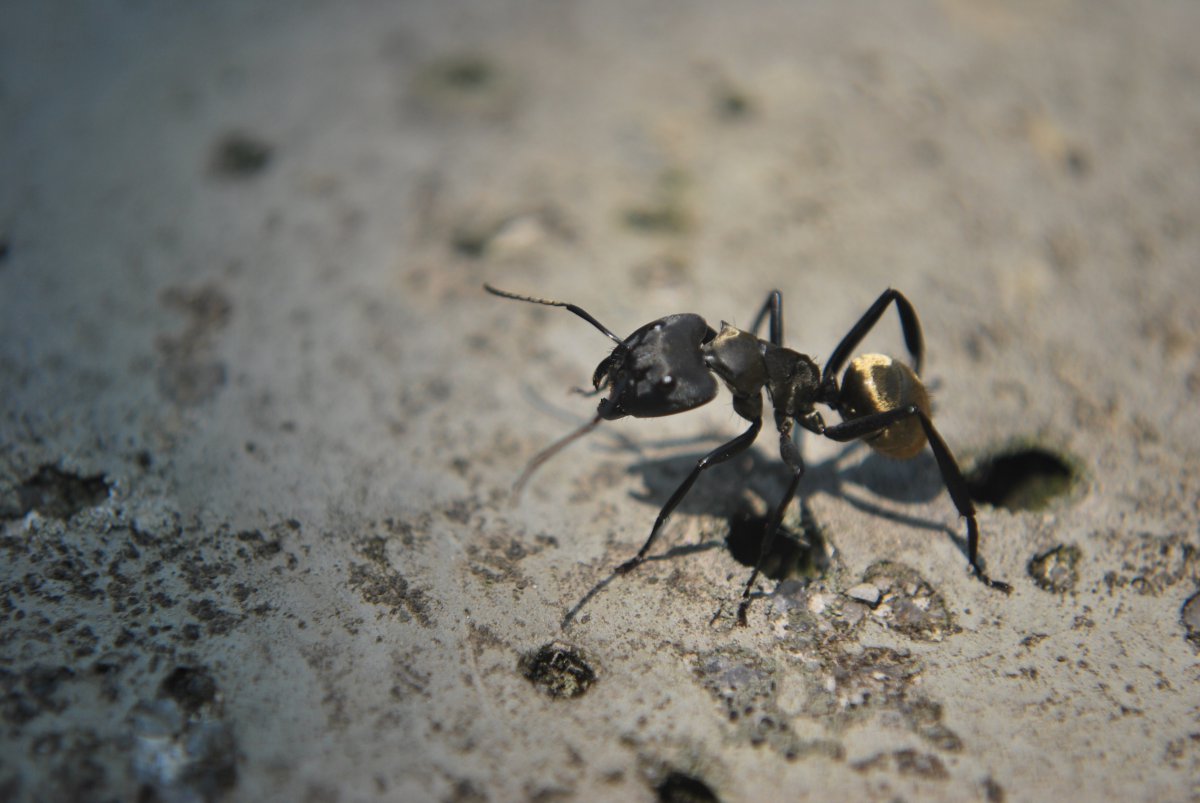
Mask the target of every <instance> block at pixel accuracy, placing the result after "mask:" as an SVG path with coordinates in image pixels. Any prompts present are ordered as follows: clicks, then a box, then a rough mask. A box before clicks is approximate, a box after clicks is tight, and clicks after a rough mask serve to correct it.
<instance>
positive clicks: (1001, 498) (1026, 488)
mask: <svg viewBox="0 0 1200 803" xmlns="http://www.w3.org/2000/svg"><path fill="white" fill-rule="evenodd" d="M1074 483H1075V471H1074V469H1073V468H1072V467H1071V465H1070V464H1069V463H1067V462H1066V461H1065V460H1063V459H1062V458H1060V457H1059V456H1058V455H1055V454H1054V453H1052V452H1049V451H1046V450H1045V449H1038V448H1036V447H1034V448H1028V449H1020V450H1017V451H1011V452H1005V453H1002V454H998V455H994V456H992V457H990V458H987V459H985V460H981V461H979V462H978V463H977V464H976V466H975V468H974V469H972V470H971V471H970V472H969V473H968V475H967V490H968V492H969V493H970V495H971V498H972V499H974V500H975V501H976V502H982V503H984V504H987V505H992V506H994V507H1003V508H1007V509H1009V510H1041V509H1042V508H1044V507H1046V506H1047V505H1049V504H1050V503H1051V502H1052V501H1054V499H1055V498H1056V497H1059V496H1062V495H1063V494H1065V493H1067V492H1068V491H1069V490H1070V489H1071V486H1072V485H1073V484H1074Z"/></svg>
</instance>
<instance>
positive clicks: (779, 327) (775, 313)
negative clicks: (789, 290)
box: [750, 290, 783, 346]
mask: <svg viewBox="0 0 1200 803" xmlns="http://www.w3.org/2000/svg"><path fill="white" fill-rule="evenodd" d="M768 313H770V315H771V322H770V328H769V330H770V333H771V334H770V337H771V345H772V346H782V345H783V294H782V293H780V292H779V291H778V290H772V291H771V292H770V293H768V294H767V300H766V301H764V302H763V305H762V309H760V310H759V311H758V314H757V315H755V316H754V325H753V326H751V327H750V334H752V335H754V336H755V337H758V328H759V327H760V326H762V322H763V318H765V317H767V314H768Z"/></svg>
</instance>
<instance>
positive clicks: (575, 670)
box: [520, 642, 596, 698]
mask: <svg viewBox="0 0 1200 803" xmlns="http://www.w3.org/2000/svg"><path fill="white" fill-rule="evenodd" d="M520 668H521V674H523V675H524V676H525V678H526V679H527V680H528V681H529V682H530V683H532V684H533V685H534V686H537V687H538V688H539V689H541V690H542V691H544V692H545V693H546V694H548V695H550V696H551V697H559V698H571V697H578V696H580V695H581V694H583V693H584V692H586V691H587V690H588V689H589V688H591V685H592V683H594V682H595V681H596V671H595V670H594V669H592V667H591V665H589V664H588V662H587V661H586V660H585V659H584V657H583V656H582V655H581V654H580V653H579V651H578V650H576V649H575V648H574V647H569V646H567V645H565V644H561V643H559V642H551V643H550V644H546V645H544V646H542V647H540V648H538V649H537V650H534V651H533V652H529V653H526V654H525V655H523V656H521V661H520Z"/></svg>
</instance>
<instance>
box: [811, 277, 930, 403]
mask: <svg viewBox="0 0 1200 803" xmlns="http://www.w3.org/2000/svg"><path fill="white" fill-rule="evenodd" d="M893 301H895V302H896V311H897V312H898V313H900V328H901V329H902V330H903V331H904V345H906V346H908V353H909V354H911V355H912V358H913V370H914V371H916V373H917V376H920V375H921V361H922V360H923V359H924V356H925V338H924V337H923V336H922V335H921V322H920V321H919V320H918V319H917V312H916V310H914V309H913V305H912V304H911V303H909V300H908V299H907V298H905V297H904V295H903V294H902V293H901V292H900V291H899V290H894V289H892V288H891V287H889V288H888V289H887V290H884V291H883V294H882V295H881V296H879V298H877V299H875V303H874V304H872V305H871V308H870V309H868V310H867V311H866V312H865V313H863V316H862V317H861V318H859V319H858V323H856V324H854V327H853V328H852V329H851V330H850V331H849V332H848V333H847V334H846V336H845V337H843V338H842V342H841V343H838V346H837V348H836V349H834V350H833V354H832V355H831V356H830V358H829V361H828V362H827V363H825V371H824V373H822V374H821V382H822V384H828V382H829V379H830V378H831V377H835V376H837V374H838V372H839V371H841V370H842V368H843V367H844V366H845V364H846V360H847V359H849V357H850V354H851V352H853V351H854V349H855V348H857V347H858V344H859V343H861V342H862V339H863V338H864V337H866V336H867V332H870V331H871V327H873V326H875V324H876V323H878V322H879V318H880V316H882V315H883V311H884V310H885V309H887V305H888V304H890V303H891V302H893Z"/></svg>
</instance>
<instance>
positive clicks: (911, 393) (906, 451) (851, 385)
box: [839, 354, 932, 460]
mask: <svg viewBox="0 0 1200 803" xmlns="http://www.w3.org/2000/svg"><path fill="white" fill-rule="evenodd" d="M839 401H840V403H841V404H840V409H839V412H840V413H841V414H842V418H844V419H845V420H847V421H850V420H853V419H855V418H862V417H863V416H866V415H872V414H874V413H884V412H887V411H888V410H896V409H898V408H901V407H908V406H909V405H913V406H915V407H916V408H917V409H918V410H920V411H921V412H922V413H924V414H925V415H926V416H927V417H932V411H931V409H930V406H929V392H928V391H926V390H925V385H924V384H923V383H922V382H921V379H920V377H918V376H917V374H916V372H914V371H913V369H912V368H910V367H909V366H908V365H906V364H905V363H902V362H900V361H899V360H893V359H892V358H891V357H888V356H887V355H885V354H864V355H862V356H860V357H856V358H854V359H853V360H851V361H850V365H849V366H848V367H847V368H846V374H845V376H844V377H843V378H842V388H841V395H840V399H839ZM863 441H865V442H866V443H867V445H869V446H870V447H871V448H872V449H874V450H875V451H877V452H879V453H880V454H882V455H885V456H887V457H893V458H896V459H898V460H907V459H908V458H910V457H915V456H916V455H917V454H919V453H920V451H921V450H922V449H923V448H925V430H924V429H923V428H922V426H921V421H920V419H918V418H917V417H916V416H912V417H909V418H904V419H902V420H900V421H897V422H896V423H894V424H892V425H890V426H888V427H885V428H884V429H881V430H879V431H878V432H876V433H873V434H871V435H868V436H866V437H864V438H863Z"/></svg>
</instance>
